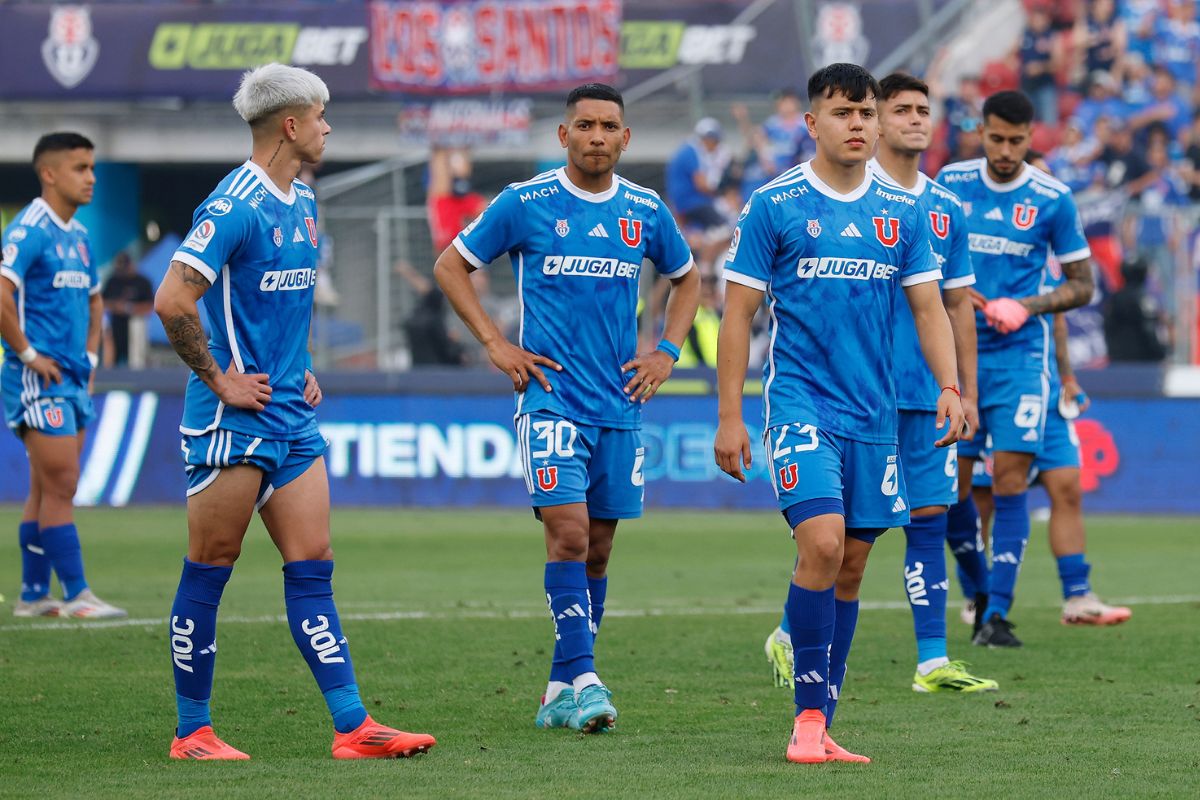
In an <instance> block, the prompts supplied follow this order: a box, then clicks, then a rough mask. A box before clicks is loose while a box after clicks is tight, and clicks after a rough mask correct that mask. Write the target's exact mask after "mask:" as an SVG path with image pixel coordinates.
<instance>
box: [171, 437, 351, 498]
mask: <svg viewBox="0 0 1200 800" xmlns="http://www.w3.org/2000/svg"><path fill="white" fill-rule="evenodd" d="M328 446H329V443H328V442H327V441H326V440H325V437H323V436H321V434H319V433H314V434H312V435H311V436H306V437H304V438H302V439H296V440H294V441H279V440H274V439H263V438H261V437H258V436H250V435H249V434H245V433H238V432H236V431H225V430H221V429H220V428H217V429H216V430H214V431H209V432H208V433H205V434H201V435H200V436H184V437H183V440H182V441H181V442H180V443H179V448H180V450H182V451H183V461H184V471H185V472H187V479H188V490H187V494H188V497H191V496H192V495H194V494H199V493H200V492H202V491H204V490H205V489H207V488H208V486H209V485H210V484H211V483H212V482H213V481H215V480H216V479H217V476H218V475H220V474H221V470H222V469H223V468H224V467H231V466H235V465H241V464H247V465H249V466H252V467H257V468H258V469H260V470H262V473H263V476H262V483H261V484H260V485H259V488H258V498H257V502H256V506H257V507H258V508H261V507H262V506H263V504H264V503H266V502H267V500H268V499H269V498H270V497H271V494H272V493H273V492H274V491H275V490H276V489H282V488H283V487H284V486H287V485H288V484H289V483H291V482H292V481H294V480H296V478H299V477H300V476H301V475H303V474H304V473H305V472H307V471H308V468H309V467H310V466H312V463H313V462H314V461H316V460H317V459H318V458H320V457H321V456H323V455H325V450H326V449H327V448H328Z"/></svg>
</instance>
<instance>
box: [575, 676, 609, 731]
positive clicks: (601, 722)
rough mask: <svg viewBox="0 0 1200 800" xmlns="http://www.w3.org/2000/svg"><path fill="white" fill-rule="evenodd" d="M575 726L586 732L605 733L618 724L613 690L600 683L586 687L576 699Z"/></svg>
mask: <svg viewBox="0 0 1200 800" xmlns="http://www.w3.org/2000/svg"><path fill="white" fill-rule="evenodd" d="M575 702H576V703H577V704H578V706H579V711H578V712H576V715H575V722H576V724H575V725H574V726H572V727H575V728H577V729H579V730H581V731H583V732H584V733H603V732H604V731H607V730H611V729H612V728H613V727H615V726H616V724H617V709H616V708H615V707H614V706H613V704H612V692H610V691H609V690H608V689H607V688H606V687H604V686H601V685H600V684H594V685H592V686H586V687H584V689H583V691H581V692H580V693H579V697H578V699H577V700H576V701H575Z"/></svg>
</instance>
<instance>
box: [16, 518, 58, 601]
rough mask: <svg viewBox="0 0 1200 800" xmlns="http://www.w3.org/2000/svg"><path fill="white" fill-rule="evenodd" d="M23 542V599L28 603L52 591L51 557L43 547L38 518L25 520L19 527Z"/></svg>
mask: <svg viewBox="0 0 1200 800" xmlns="http://www.w3.org/2000/svg"><path fill="white" fill-rule="evenodd" d="M17 536H18V541H19V542H20V543H21V599H22V600H24V601H25V602H26V603H30V602H33V601H34V600H40V599H41V598H43V597H45V596H46V595H47V594H49V593H50V559H49V558H47V557H46V551H45V550H44V549H43V548H42V537H41V535H40V534H39V533H38V524H37V520H36V519H35V520H25V521H23V522H22V523H21V525H20V526H19V527H18V528H17Z"/></svg>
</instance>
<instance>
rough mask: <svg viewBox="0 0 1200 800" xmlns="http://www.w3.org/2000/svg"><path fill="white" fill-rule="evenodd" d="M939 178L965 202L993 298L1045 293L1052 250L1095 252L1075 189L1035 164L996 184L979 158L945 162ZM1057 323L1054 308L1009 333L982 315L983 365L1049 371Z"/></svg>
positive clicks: (982, 285)
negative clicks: (1085, 231)
mask: <svg viewBox="0 0 1200 800" xmlns="http://www.w3.org/2000/svg"><path fill="white" fill-rule="evenodd" d="M938 182H940V183H942V184H944V185H945V186H947V187H948V188H949V189H950V190H951V191H953V192H954V193H955V194H957V195H958V197H959V199H960V200H961V201H962V204H963V212H964V213H965V215H966V220H967V227H968V229H969V245H970V250H971V263H972V265H973V266H974V268H975V278H976V288H977V289H978V290H979V291H980V292H982V293H983V295H984V296H985V297H987V298H989V299H996V298H1000V297H1013V298H1016V297H1031V296H1033V295H1037V294H1039V293H1041V292H1042V291H1043V290H1044V288H1045V287H1046V285H1047V284H1048V281H1049V273H1048V272H1047V267H1046V259H1047V256H1048V255H1049V253H1050V251H1051V250H1053V251H1054V252H1055V253H1058V254H1059V260H1060V261H1061V262H1062V263H1064V264H1066V263H1070V262H1072V261H1080V260H1082V259H1085V258H1088V257H1089V256H1090V255H1091V250H1090V249H1089V248H1088V243H1087V239H1086V238H1084V235H1083V226H1082V225H1081V224H1080V222H1079V212H1078V211H1077V210H1076V208H1075V200H1074V199H1073V198H1072V196H1071V190H1070V189H1069V188H1067V186H1066V184H1063V183H1060V182H1059V181H1057V180H1055V179H1054V178H1052V177H1050V176H1049V175H1047V174H1046V173H1045V172H1042V171H1041V170H1039V169H1037V168H1035V167H1032V166H1030V165H1028V164H1026V165H1024V166H1023V167H1022V170H1021V174H1020V175H1019V176H1018V177H1017V178H1015V179H1014V180H1012V181H1009V182H1008V183H996V182H995V181H993V180H992V179H991V178H989V177H988V175H987V162H986V160H985V159H982V158H980V159H975V160H972V161H961V162H958V163H956V164H949V165H947V166H946V167H944V168H943V169H942V171H941V172H940V173H939V174H938ZM1051 324H1052V319H1051V317H1050V316H1049V315H1034V316H1031V317H1030V318H1029V320H1028V321H1027V322H1026V323H1025V325H1023V326H1022V327H1021V328H1020V329H1019V330H1017V331H1015V332H1013V333H1010V334H1007V335H1005V334H1001V333H999V332H997V331H996V330H995V329H993V328H991V327H989V326H988V324H987V322H986V321H985V320H984V317H983V314H982V313H979V314H977V315H976V330H977V333H978V340H979V366H980V370H981V371H983V370H987V369H1038V370H1045V369H1046V368H1047V363H1048V359H1049V357H1050V340H1051V338H1052V331H1051Z"/></svg>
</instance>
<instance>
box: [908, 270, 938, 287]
mask: <svg viewBox="0 0 1200 800" xmlns="http://www.w3.org/2000/svg"><path fill="white" fill-rule="evenodd" d="M941 279H942V271H941V270H940V269H931V270H929V271H928V272H918V273H916V274H915V275H909V276H908V277H906V278H901V279H900V285H901V286H916V285H917V284H918V283H929V282H930V281H940V280H941Z"/></svg>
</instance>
